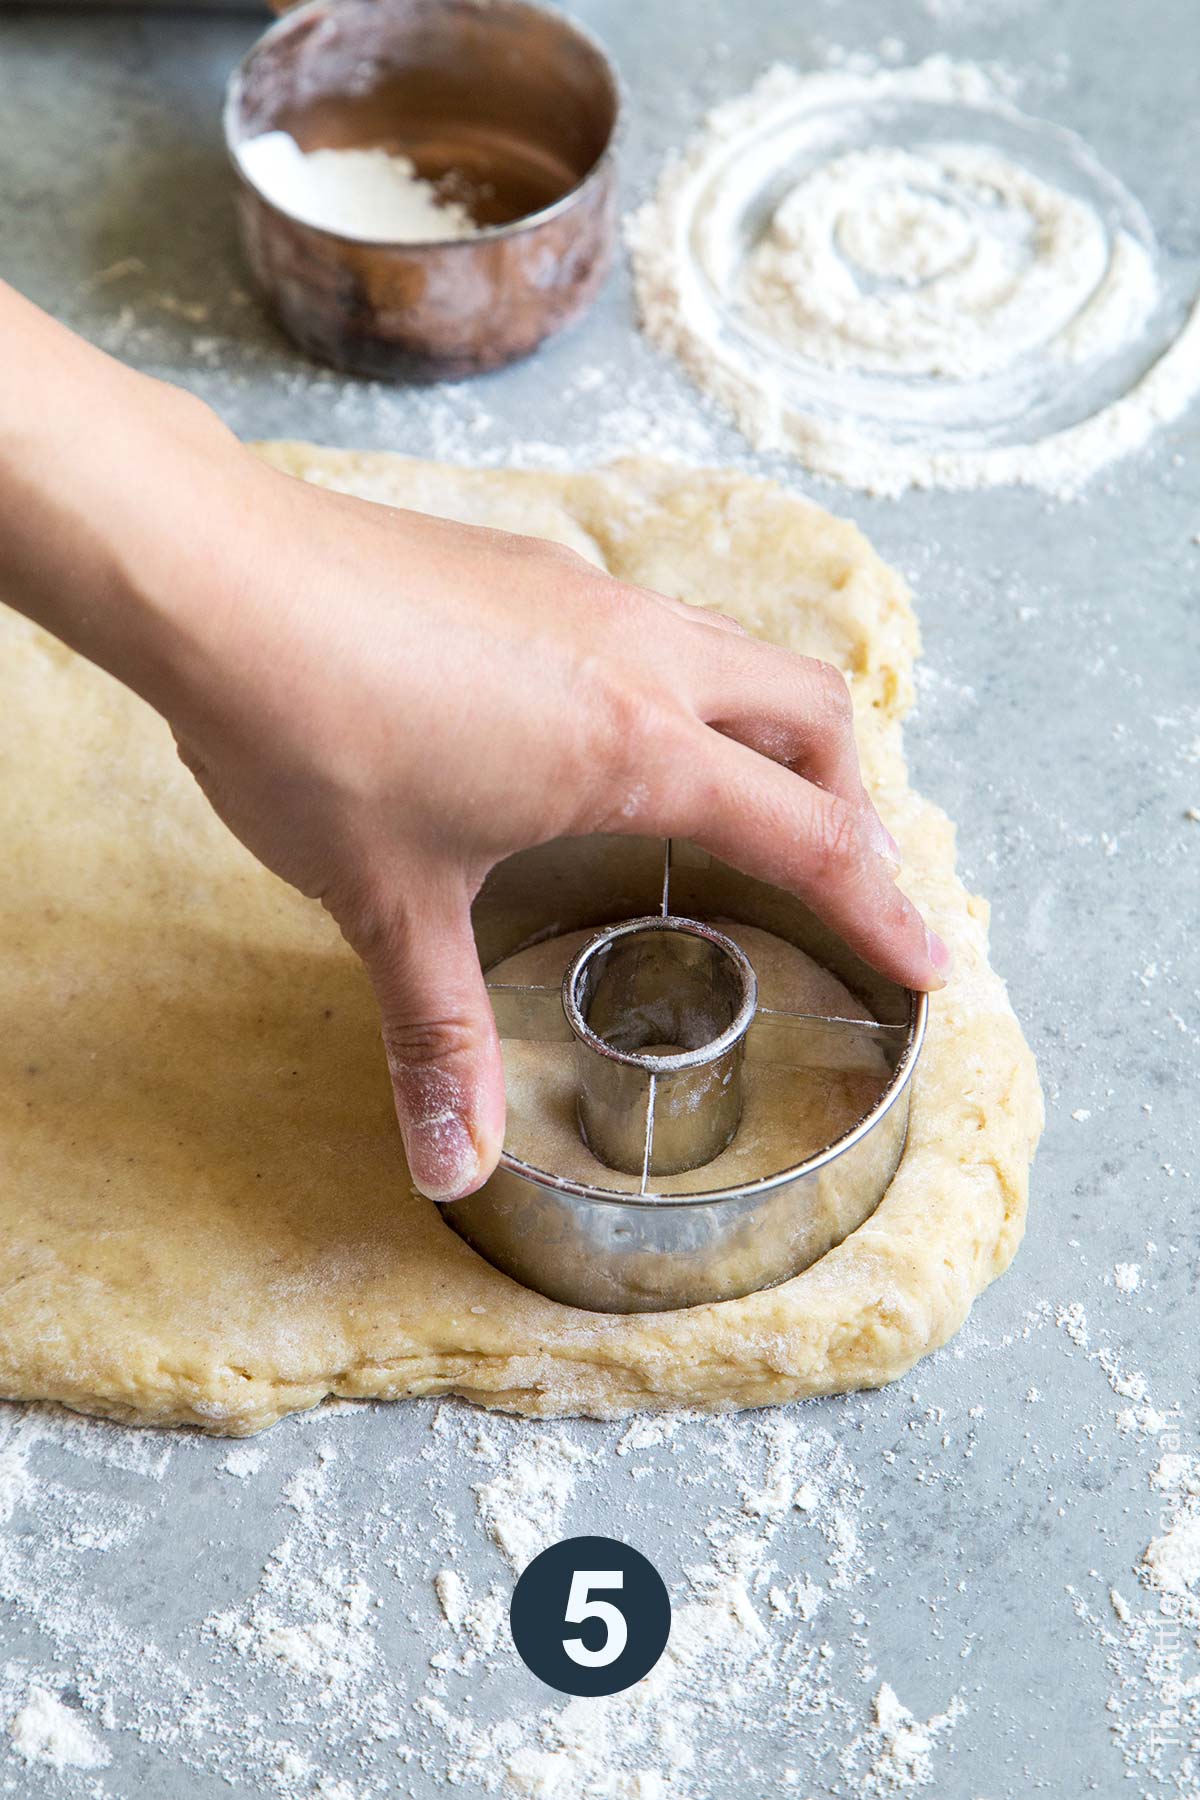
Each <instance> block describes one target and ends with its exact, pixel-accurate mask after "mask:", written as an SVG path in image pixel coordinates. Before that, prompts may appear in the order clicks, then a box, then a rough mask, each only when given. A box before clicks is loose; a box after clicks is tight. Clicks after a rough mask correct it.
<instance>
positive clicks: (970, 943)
mask: <svg viewBox="0 0 1200 1800" xmlns="http://www.w3.org/2000/svg"><path fill="white" fill-rule="evenodd" d="M263 454H264V455H266V456H267V457H268V458H269V459H270V460H271V461H272V462H274V463H275V464H277V465H278V466H279V467H280V468H283V469H286V470H289V471H291V472H292V473H294V474H296V475H299V476H302V477H304V478H305V479H308V480H312V481H316V482H321V483H324V484H326V485H330V486H334V487H340V488H345V489H347V490H350V491H353V492H356V493H359V494H362V495H364V496H366V497H367V498H370V499H375V500H383V501H391V502H394V503H397V504H400V505H405V506H415V507H421V508H424V509H426V510H429V511H435V512H438V513H442V514H445V515H448V516H452V517H457V518H462V519H467V520H471V521H475V522H480V523H486V524H493V525H498V526H502V527H504V528H507V529H510V530H516V531H527V532H532V533H537V534H540V535H543V536H546V537H551V538H556V539H559V540H561V541H562V542H564V543H567V544H570V545H572V546H574V547H575V548H576V549H578V550H580V551H581V552H582V553H583V554H585V555H588V556H590V557H591V558H592V559H593V560H594V561H596V562H599V563H603V564H604V565H605V566H606V567H608V568H609V569H611V570H612V571H613V573H614V574H616V575H619V576H621V577H623V578H625V579H627V580H630V581H635V582H641V583H643V584H645V585H647V586H650V587H655V588H658V589H660V590H661V591H663V592H666V593H670V594H674V595H677V596H679V597H681V598H684V599H687V600H691V601H695V602H698V603H699V604H702V605H711V606H714V607H719V608H720V609H721V610H722V611H725V612H729V613H733V614H735V615H737V617H739V618H740V619H741V620H742V621H743V622H744V623H745V624H746V625H747V626H748V627H749V628H750V629H752V630H755V631H758V632H760V633H761V634H762V635H764V636H766V637H771V638H774V639H776V640H777V641H779V642H782V643H786V644H790V645H792V646H794V647H795V648H797V649H800V650H803V651H805V652H807V653H809V654H811V655H816V656H821V657H825V658H827V659H828V660H830V661H832V662H834V663H836V664H837V665H838V666H839V667H840V668H841V669H843V670H844V671H845V673H846V674H847V676H848V678H849V680H850V683H851V686H852V688H853V691H854V697H855V703H856V709H857V719H858V728H859V736H860V743H861V749H862V754H863V761H864V767H865V772H866V776H867V779H868V782H869V784H870V786H871V788H872V791H873V792H874V794H875V796H876V798H877V800H878V802H879V805H880V808H881V810H882V812H883V815H884V817H885V819H886V820H887V823H888V824H889V826H890V827H891V829H892V831H893V832H894V833H895V835H896V837H897V838H898V839H899V841H900V844H901V847H902V849H903V852H904V857H905V868H904V883H905V886H906V887H907V889H908V891H909V892H910V893H911V894H912V896H913V898H914V899H915V900H916V901H917V902H918V903H919V904H920V905H921V906H922V907H923V908H924V909H925V911H926V913H927V915H928V916H929V918H930V919H931V921H932V923H933V924H934V926H935V927H936V928H937V930H939V931H940V932H942V934H943V935H944V936H946V937H947V938H948V939H949V940H950V942H951V944H952V946H953V949H954V952H955V956H956V958H957V962H956V970H955V975H954V979H953V982H952V984H951V986H950V988H949V989H948V990H947V992H946V993H944V994H942V995H939V996H938V997H937V999H936V1001H935V1003H934V1006H933V1016H932V1025H931V1029H930V1033H929V1037H928V1040H927V1045H926V1049H925V1053H924V1055H923V1057H922V1061H921V1065H920V1068H919V1071H918V1075H917V1078H916V1087H915V1092H914V1098H913V1108H912V1118H911V1125H910V1135H909V1143H908V1148H907V1150H906V1152H905V1155H904V1159H903V1162H902V1164H901V1167H900V1170H899V1172H898V1174H897V1176H896V1178H895V1180H894V1181H893V1183H892V1186H891V1188H890V1189H889V1191H888V1194H887V1195H886V1197H885V1199H884V1201H883V1203H882V1205H881V1206H880V1207H879V1209H878V1211H877V1212H876V1213H875V1214H874V1216H873V1217H872V1218H871V1219H870V1220H869V1221H868V1222H867V1223H866V1224H865V1225H863V1226H861V1227H860V1228H859V1229H858V1230H857V1231H855V1232H853V1233H852V1234H851V1235H850V1236H849V1237H848V1238H847V1239H846V1240H845V1242H844V1243H842V1244H841V1245H839V1246H838V1248H837V1249H835V1250H833V1251H831V1252H830V1253H829V1254H828V1255H827V1256H825V1257H824V1258H822V1260H821V1261H820V1262H819V1263H817V1264H816V1265H815V1266H814V1267H813V1268H812V1269H810V1270H808V1271H807V1272H806V1273H805V1274H803V1275H800V1276H798V1277H797V1278H796V1279H795V1280H793V1281H789V1282H787V1283H785V1284H784V1285H783V1286H781V1287H778V1288H775V1289H772V1290H771V1291H769V1292H767V1293H763V1294H758V1295H754V1296H752V1297H750V1298H748V1299H744V1300H737V1301H728V1302H725V1303H723V1304H721V1305H716V1306H708V1307H699V1308H696V1309H693V1310H689V1311H686V1312H678V1313H671V1314H639V1315H636V1316H632V1317H614V1316H602V1315H598V1314H590V1313H582V1312H577V1311H574V1310H572V1309H570V1308H567V1307H563V1306H560V1305H557V1304H555V1303H554V1302H552V1301H548V1300H543V1299H541V1298H539V1297H538V1296H536V1295H534V1294H531V1293H528V1292H526V1291H525V1290H523V1289H522V1288H520V1287H518V1286H517V1285H516V1284H515V1283H514V1282H512V1281H511V1280H509V1279H508V1278H507V1277H506V1276H503V1275H501V1274H498V1273H497V1272H496V1271H495V1270H493V1269H492V1268H490V1267H489V1265H488V1264H486V1263H485V1262H483V1261H482V1260H481V1259H480V1258H479V1257H478V1256H476V1255H475V1254H474V1252H473V1251H471V1250H470V1249H468V1247H467V1246H466V1245H465V1244H464V1243H462V1242H461V1241H460V1240H459V1239H458V1238H457V1237H456V1236H455V1235H454V1233H453V1232H452V1231H451V1230H450V1229H449V1228H448V1227H447V1226H446V1225H445V1224H444V1223H443V1222H442V1220H441V1219H440V1218H439V1216H438V1212H437V1209H436V1207H434V1206H433V1205H432V1204H431V1203H430V1202H428V1201H426V1200H424V1199H422V1198H421V1197H420V1196H418V1195H417V1194H416V1193H415V1192H414V1191H413V1190H412V1188H411V1186H410V1184H409V1182H408V1179H407V1176H406V1172H405V1169H404V1165H403V1160H402V1155H401V1149H400V1141H399V1136H398V1133H397V1131H396V1128H395V1123H394V1119H393V1116H392V1108H391V1098H390V1094H389V1091H388V1083H387V1077H386V1073H385V1070H384V1064H383V1057H382V1055H381V1052H380V1046H379V1034H378V1025H377V1020H376V1017H375V1014H374V1010H373V1004H372V999H371V995H370V992H369V990H368V987H367V984H366V980H365V978H364V976H363V974H362V972H361V970H360V968H359V967H358V965H357V963H356V962H355V960H354V958H353V957H352V956H351V955H350V953H349V952H348V951H347V950H346V949H345V947H344V946H343V945H342V943H341V940H340V938H339V937H338V935H337V933H336V932H335V930H334V928H333V927H332V925H331V924H330V922H329V920H328V919H327V918H326V917H325V915H324V913H323V912H322V911H321V910H320V908H319V907H317V906H315V905H312V904H310V903H308V902H306V901H305V900H303V899H301V898H300V897H299V896H298V895H296V894H295V893H293V892H292V891H291V890H290V889H288V888H286V887H285V886H283V885H282V884H281V883H280V882H278V881H277V880H275V879H274V878H273V877H272V876H270V875H268V874H266V873H265V872H264V871H263V870H262V869H261V868H260V867H259V866H258V864H257V863H255V862H254V861H253V859H252V858H251V857H250V855H249V854H248V853H247V852H246V851H244V850H243V849H242V848H241V846H240V845H238V844H237V843H236V842H235V841H234V840H233V839H232V838H231V837H230V836H229V835H228V834H227V833H226V832H225V830H224V829H223V827H222V826H221V825H220V824H219V823H218V821H217V820H216V818H215V817H214V816H213V815H212V814H211V813H210V812H209V810H208V808H207V806H206V804H205V802H204V800H203V799H202V798H201V796H200V794H199V792H198V790H197V789H196V788H195V787H194V785H193V783H192V780H191V778H190V776H189V775H188V774H187V773H186V772H185V771H184V769H183V768H182V767H181V765H180V764H179V762H178V761H177V759H176V756H175V753H174V746H173V744H172V741H171V738H170V735H169V733H168V731H167V729H166V727H165V726H164V725H163V724H162V722H161V721H160V720H159V719H158V718H157V717H156V716H155V715H154V714H153V713H151V712H150V711H149V709H148V708H146V707H145V706H143V705H142V704H141V703H140V702H139V701H137V700H136V699H134V698H133V697H132V696H131V695H130V694H128V693H127V692H126V691H125V690H124V689H122V688H120V687H119V686H117V685H116V683H114V682H113V681H111V680H110V679H109V678H108V677H106V676H104V675H102V674H100V673H98V672H97V671H96V670H95V669H93V668H91V667H90V666H89V665H87V664H85V663H83V662H81V661H80V660H79V659H78V658H76V657H74V656H73V655H71V654H70V653H69V652H68V651H66V650H64V649H62V648H61V647H60V646H59V645H58V644H56V643H55V642H54V641H53V640H51V639H49V638H48V637H46V636H44V635H43V634H41V633H39V632H37V631H36V630H34V629H33V628H32V627H30V626H28V625H27V624H26V623H25V622H24V621H23V620H21V619H19V618H17V617H15V616H14V615H12V614H9V613H7V612H4V613H3V614H2V616H0V639H2V643H3V657H4V669H5V680H4V695H5V704H4V707H3V709H2V712H0V808H2V815H0V816H2V826H0V830H2V838H0V842H2V845H3V857H2V858H0V929H2V932H3V937H2V940H0V941H2V942H3V947H4V948H3V956H2V957H0V1017H2V1018H3V1020H4V1030H3V1032H2V1033H0V1393H2V1394H4V1395H6V1396H9V1397H12V1398H25V1399H49V1400H58V1401H61V1402H64V1403H65V1404H66V1405H68V1406H72V1407H76V1408H79V1409H81V1410H83V1411H87V1412H95V1413H103V1414H107V1415H109V1416H112V1417H116V1418H120V1419H126V1420H133V1421H142V1422H146V1423H155V1424H161V1425H166V1424H178V1423H184V1422H186V1423H191V1424H195V1425H199V1426H201V1427H202V1428H203V1429H205V1430H207V1431H212V1432H223V1433H229V1434H234V1435H240V1434H244V1433H249V1432H253V1431H257V1430H260V1429H261V1428H262V1427H263V1426H266V1425H270V1424H271V1423H273V1422H274V1421H275V1420H276V1419H278V1418H279V1417H280V1416H281V1415H282V1414H284V1413H287V1412H291V1411H294V1410H296V1409H298V1408H302V1407H308V1406H312V1405H314V1404H315V1403H316V1402H317V1401H319V1400H320V1399H321V1398H322V1397H323V1396H324V1395H326V1394H331V1393H332V1394H339V1395H344V1396H350V1397H356V1398H367V1397H384V1398H397V1397H400V1396H402V1395H407V1394H431V1393H443V1392H453V1393H459V1394H464V1395H467V1396H469V1397H471V1398H472V1399H475V1400H478V1401H481V1402H483V1403H484V1404H487V1405H493V1406H501V1407H507V1408H511V1409H514V1410H518V1411H523V1412H528V1413H542V1414H554V1413H589V1414H594V1415H601V1416H608V1415H613V1414H619V1413H622V1412H625V1411H629V1410H633V1409H638V1408H646V1407H662V1406H672V1405H687V1406H702V1407H713V1406H756V1405H761V1404H763V1403H767V1402H774V1401H782V1400H788V1399H792V1398H795V1397H797V1396H802V1395H810V1394H817V1393H828V1392H831V1391H838V1390H842V1389H847V1388H853V1387H861V1386H870V1385H875V1384H878V1383H881V1382H885V1381H888V1380H891V1379H893V1378H894V1377H895V1376H897V1375H899V1374H901V1373H902V1372H903V1371H904V1370H905V1369H906V1368H908V1367H909V1366H910V1365H911V1364H912V1363H913V1362H914V1361H915V1360H916V1358H917V1357H919V1356H921V1355H923V1354H924V1353H925V1352H926V1351H928V1350H930V1349H932V1348H933V1347H934V1346H936V1345H938V1344H940V1343H943V1342H944V1341H945V1340H946V1338H948V1337H949V1336H950V1334H951V1333H952V1332H953V1331H954V1330H955V1329H956V1328H957V1327H958V1326H959V1325H960V1324H961V1323H962V1320H963V1318H964V1317H965V1316H966V1313H967V1310H968V1308H969V1307H970V1304H971V1301H972V1300H973V1298H974V1297H975V1295H976V1294H977V1293H979V1291H980V1290H981V1289H982V1288H983V1287H984V1286H986V1284H987V1283H988V1282H989V1281H990V1280H992V1278H993V1277H994V1276H995V1275H997V1274H999V1273H1000V1272H1001V1271H1002V1270H1003V1269H1004V1268H1005V1267H1006V1266H1007V1264H1008V1262H1009V1261H1010V1259H1011V1257H1012V1255H1013V1253H1014V1251H1015V1249H1016V1246H1017V1243H1018V1241H1019V1239H1020V1235H1021V1230H1022V1225H1023V1220H1024V1215H1025V1204H1026V1193H1027V1181H1028V1171H1029V1163H1030V1159H1031V1156H1032V1153H1033V1149H1034V1145H1035V1142H1036V1139H1037V1135H1038V1132H1039V1129H1040V1125H1041V1116H1042V1115H1041V1099H1040V1094H1039V1091H1038V1086H1037V1079H1036V1074H1035V1071H1034V1065H1033V1060H1032V1057H1031V1055H1030V1053H1029V1050H1028V1049H1027V1047H1026V1045H1025V1043H1024V1040H1023V1038H1022V1036H1021V1032H1020V1029H1019V1027H1018V1025H1017V1022H1016V1020H1015V1018H1014V1017H1013V1014H1012V1011H1011V1009H1010V1007H1009V1004H1008V1001H1007V998H1006V995H1005V992H1004V988H1003V985H1002V984H1001V982H1000V980H999V978H998V977H997V976H996V975H995V974H994V973H993V972H992V970H991V969H990V968H989V967H988V963H987V940H986V918H987V913H986V907H985V905H984V903H983V902H982V901H980V900H977V899H974V898H972V897H971V896H969V895H968V894H967V893H966V892H965V891H964V889H963V888H962V886H961V884H960V883H959V882H958V880H957V879H956V877H955V874H954V867H953V848H954V847H953V832H952V829H951V826H950V824H949V822H948V821H947V820H946V818H945V817H944V816H943V815H942V814H941V813H940V812H938V811H937V809H936V808H934V807H932V806H931V805H929V804H928V803H927V802H926V801H924V800H922V799H920V798H919V796H917V795H915V794H914V793H912V791H911V790H910V789H909V787H908V785H907V780H906V772H905V766H904V761H903V756H902V749H901V732H900V721H901V718H902V716H903V714H904V712H905V710H906V708H907V706H908V704H909V701H910V696H911V676H912V666H913V661H914V657H915V654H916V647H917V634H916V626H915V623H914V619H913V615H912V611H911V608H910V606H909V602H908V597H907V595H906V593H905V590H904V587H903V584H902V583H901V582H900V580H899V579H898V577H897V576H895V575H894V574H893V573H892V572H891V571H890V570H888V569H887V568H886V567H885V566H884V565H883V563H882V562H880V560H879V558H878V557H877V556H876V555H875V554H874V552H873V551H872V550H871V548H870V547H869V545H868V544H867V543H866V542H865V540H864V539H863V538H862V536H861V535H860V534H859V533H858V532H857V531H856V530H855V528H854V527H853V526H852V525H849V524H846V523H844V522H842V521H839V520H836V519H833V518H831V517H829V515H827V514H826V513H824V512H822V511H820V510H819V509H818V508H816V507H813V506H810V505H807V504H805V503H803V502H801V501H799V500H796V499H792V498H789V497H788V496H786V495H784V494H783V493H781V492H780V491H779V490H778V489H777V488H775V487H773V486H771V485H768V484H766V483H764V482H761V481H756V480H752V479H749V478H747V477H744V476H741V475H738V474H735V473H730V472H717V473H707V474H698V473H689V472H681V471H677V470H673V469H668V468H664V467H660V466H658V465H654V464H650V463H642V462H627V463H622V464H617V465H615V466H614V467H612V468H611V469H608V470H603V471H600V472H596V473H590V474H582V475H575V476H569V475H566V476H559V475H540V474H519V473H508V472H504V473H499V472H483V471H470V470H461V469H450V468H438V467H433V466H427V465H421V464H417V463H411V462H408V461H405V460H403V459H400V458H395V457H388V456H382V455H352V454H345V453H337V452H333V451H325V450H319V449H315V448H312V447H310V446H306V445H300V444H290V445H289V444H279V445H274V446H266V447H265V448H264V451H263Z"/></svg>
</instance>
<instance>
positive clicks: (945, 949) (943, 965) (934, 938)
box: [925, 926, 954, 976]
mask: <svg viewBox="0 0 1200 1800" xmlns="http://www.w3.org/2000/svg"><path fill="white" fill-rule="evenodd" d="M925 949H926V951H927V952H928V955H929V960H930V962H931V963H932V964H933V966H934V968H935V969H936V970H937V972H938V974H939V975H942V976H949V974H950V971H951V969H952V968H953V967H954V958H953V956H951V954H950V946H949V945H948V944H947V943H945V942H944V941H943V939H941V938H940V937H939V936H938V934H937V932H936V931H930V929H929V927H928V926H926V927H925Z"/></svg>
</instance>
